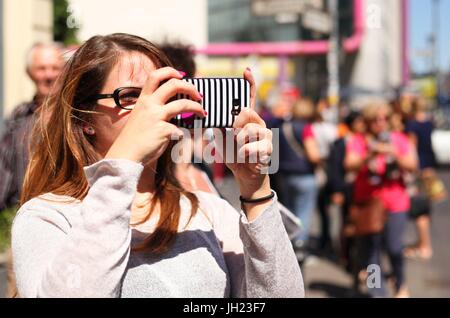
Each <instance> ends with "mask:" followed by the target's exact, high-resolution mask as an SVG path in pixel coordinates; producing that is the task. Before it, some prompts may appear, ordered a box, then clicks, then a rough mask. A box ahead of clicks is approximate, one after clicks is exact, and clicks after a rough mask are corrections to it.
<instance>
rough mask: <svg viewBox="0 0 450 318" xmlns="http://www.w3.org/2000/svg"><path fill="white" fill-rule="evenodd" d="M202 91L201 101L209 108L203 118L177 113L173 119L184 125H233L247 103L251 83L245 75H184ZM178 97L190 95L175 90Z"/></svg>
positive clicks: (191, 126) (219, 126) (209, 126)
mask: <svg viewBox="0 0 450 318" xmlns="http://www.w3.org/2000/svg"><path fill="white" fill-rule="evenodd" d="M183 80H185V81H187V82H188V83H192V84H193V85H194V86H195V87H196V88H197V90H198V91H199V92H200V93H201V94H203V99H202V101H201V102H200V103H201V105H202V106H203V109H204V110H206V111H207V112H208V115H207V116H206V117H205V118H200V117H198V116H196V115H194V114H179V115H178V116H177V117H175V118H174V119H173V120H172V121H173V123H174V124H175V125H177V126H179V127H183V128H189V129H190V128H227V127H232V126H233V123H234V119H235V117H237V116H238V115H239V113H240V112H241V109H242V107H250V83H249V82H248V81H247V80H245V79H244V78H185V79H183ZM176 98H177V99H182V98H186V99H190V97H189V96H186V95H185V94H177V97H176Z"/></svg>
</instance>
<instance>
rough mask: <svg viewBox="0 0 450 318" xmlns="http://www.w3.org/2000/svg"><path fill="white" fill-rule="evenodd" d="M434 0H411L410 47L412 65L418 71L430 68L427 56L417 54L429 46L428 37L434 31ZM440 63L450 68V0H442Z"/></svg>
mask: <svg viewBox="0 0 450 318" xmlns="http://www.w3.org/2000/svg"><path fill="white" fill-rule="evenodd" d="M432 3H433V0H410V10H411V15H410V37H411V38H410V48H411V67H412V69H413V70H414V71H416V72H423V71H427V70H429V69H430V62H429V60H427V58H424V57H421V56H418V55H417V54H415V52H417V51H418V50H426V49H428V48H429V45H428V42H427V39H428V37H429V35H430V34H431V31H432ZM440 21H441V22H440V23H441V28H440V29H441V31H440V32H441V34H440V41H439V43H440V46H441V47H440V65H441V68H443V69H445V70H447V71H449V70H450V0H440Z"/></svg>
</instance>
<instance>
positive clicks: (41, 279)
mask: <svg viewBox="0 0 450 318" xmlns="http://www.w3.org/2000/svg"><path fill="white" fill-rule="evenodd" d="M142 170H143V166H142V165H141V164H138V163H135V162H132V161H128V160H122V159H109V160H102V161H99V162H97V163H95V164H93V165H91V166H89V167H86V168H85V174H86V177H87V180H88V182H89V185H90V190H89V193H88V195H87V196H86V197H85V198H84V200H82V201H79V200H72V202H68V199H71V198H69V197H64V196H57V195H54V194H51V193H48V194H46V195H42V196H40V197H38V198H34V199H32V200H30V201H28V202H26V203H25V204H24V205H23V206H22V207H21V209H20V210H19V212H18V214H17V216H16V218H15V220H14V223H13V228H12V250H13V259H14V272H15V275H16V279H17V287H18V291H19V295H20V296H21V297H214V298H215V297H303V296H304V289H303V279H302V275H301V272H300V268H299V266H298V264H297V260H296V257H295V254H294V251H293V249H292V247H291V244H290V241H289V238H288V235H287V233H286V231H285V229H284V227H283V224H282V221H281V217H280V213H279V210H278V208H277V204H276V199H274V200H273V203H272V204H271V205H270V206H269V207H268V208H267V209H265V210H264V211H263V213H262V214H261V215H260V216H259V217H258V218H257V219H256V220H254V221H253V222H248V221H247V219H246V217H245V215H244V214H243V212H242V211H241V213H240V214H239V213H238V212H237V211H236V210H234V209H233V207H231V205H229V204H228V203H227V202H226V201H224V200H222V199H220V198H218V197H216V196H214V195H210V194H207V193H203V192H195V194H196V195H197V197H198V199H199V203H200V207H199V211H198V212H197V213H196V215H195V216H194V217H193V218H192V219H191V220H190V221H189V216H190V203H189V200H187V198H185V197H182V198H181V200H180V205H181V211H182V212H181V218H180V226H179V233H178V236H177V238H176V240H175V243H174V245H173V246H172V247H171V249H170V250H169V251H168V252H166V253H164V254H162V255H155V254H152V253H148V252H135V251H132V250H131V247H132V246H133V245H134V244H136V243H137V242H139V241H140V240H142V239H143V238H144V237H145V236H146V235H148V233H151V231H152V229H154V226H155V224H153V223H154V222H152V220H150V221H148V222H146V223H144V224H142V225H140V226H130V216H131V205H132V202H133V199H134V196H135V193H136V187H137V183H138V180H139V178H140V175H141V173H142Z"/></svg>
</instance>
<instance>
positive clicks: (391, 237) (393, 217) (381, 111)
mask: <svg viewBox="0 0 450 318" xmlns="http://www.w3.org/2000/svg"><path fill="white" fill-rule="evenodd" d="M390 114H391V109H390V107H389V106H388V105H387V104H384V103H374V104H370V105H368V106H367V107H366V108H365V109H364V112H363V115H364V119H365V120H366V124H367V130H368V133H367V135H366V136H365V137H358V138H356V137H355V138H352V140H350V141H349V142H348V143H347V149H346V153H347V154H346V158H345V163H344V164H345V167H346V169H348V170H350V171H355V172H357V176H356V180H355V186H354V192H353V201H354V202H364V201H365V200H369V199H371V198H378V199H380V200H381V201H382V203H383V205H384V207H385V209H386V213H387V221H386V224H385V228H384V231H383V232H382V233H380V234H374V235H367V236H364V237H362V238H361V240H360V243H361V244H360V247H361V248H362V250H363V252H364V253H363V254H365V255H364V256H363V259H364V260H365V262H366V264H365V266H367V265H370V264H377V265H380V262H381V251H382V249H383V248H386V250H387V253H388V255H389V259H390V262H391V267H392V271H393V277H394V280H393V282H394V284H395V296H396V297H407V296H408V295H409V293H408V290H407V287H406V284H405V277H404V269H403V255H402V250H403V242H402V238H403V232H404V228H405V225H406V222H407V211H408V210H409V208H410V199H409V195H408V193H407V191H406V187H405V184H404V181H403V172H404V171H414V170H415V169H417V157H416V154H415V150H414V146H413V145H412V144H411V143H410V141H409V140H408V138H407V137H406V135H404V134H402V133H400V132H393V131H391V130H390V127H389V122H388V118H389V115H390ZM370 293H371V295H373V296H375V297H384V296H385V295H386V292H385V288H384V286H383V283H382V284H381V286H380V288H372V289H370Z"/></svg>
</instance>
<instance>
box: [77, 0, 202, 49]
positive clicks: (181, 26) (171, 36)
mask: <svg viewBox="0 0 450 318" xmlns="http://www.w3.org/2000/svg"><path fill="white" fill-rule="evenodd" d="M69 1H70V5H71V10H72V12H73V15H74V18H75V20H77V22H78V24H79V28H80V29H79V32H78V39H79V40H80V41H85V40H87V39H89V38H90V37H92V36H94V35H98V34H99V35H105V34H110V33H114V32H124V33H130V34H135V35H139V36H142V37H144V38H146V39H149V40H150V41H154V42H162V41H166V40H167V41H183V42H186V43H189V44H192V45H195V46H204V45H205V44H206V43H207V41H208V33H207V28H206V25H207V0H194V1H186V0H164V1H161V0H129V1H123V0H95V1H92V0H69Z"/></svg>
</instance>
